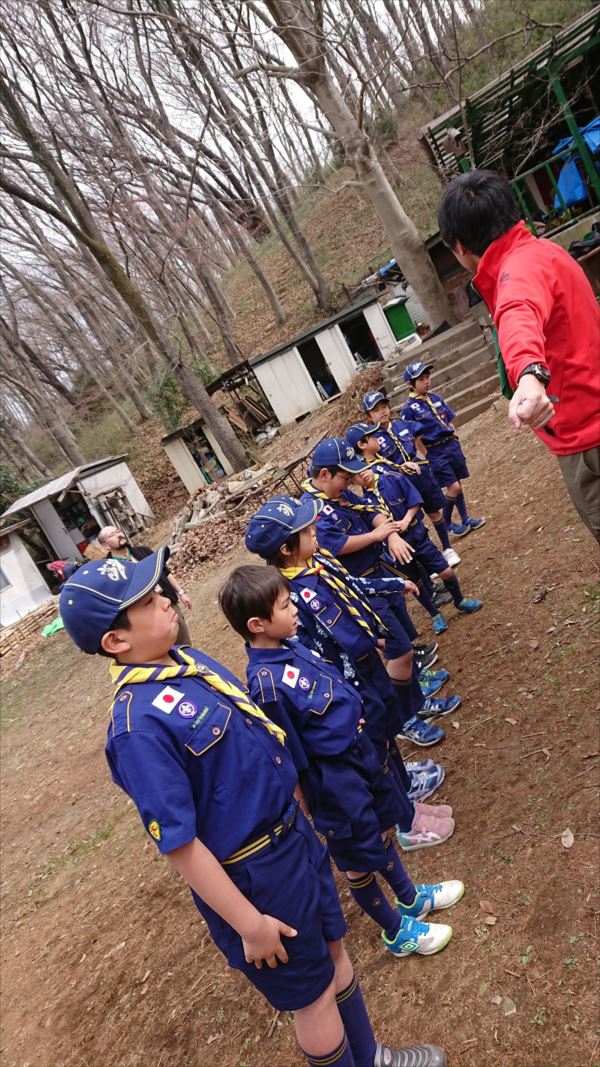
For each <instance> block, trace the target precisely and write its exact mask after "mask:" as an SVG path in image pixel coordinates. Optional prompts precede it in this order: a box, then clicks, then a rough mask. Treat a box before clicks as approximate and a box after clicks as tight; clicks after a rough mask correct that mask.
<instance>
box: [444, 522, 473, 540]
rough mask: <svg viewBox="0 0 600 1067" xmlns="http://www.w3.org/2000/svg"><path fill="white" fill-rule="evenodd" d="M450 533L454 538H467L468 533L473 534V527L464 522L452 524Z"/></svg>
mask: <svg viewBox="0 0 600 1067" xmlns="http://www.w3.org/2000/svg"><path fill="white" fill-rule="evenodd" d="M448 532H449V533H451V534H452V536H453V537H466V536H467V534H468V533H471V527H470V526H467V525H466V523H462V522H450V523H448Z"/></svg>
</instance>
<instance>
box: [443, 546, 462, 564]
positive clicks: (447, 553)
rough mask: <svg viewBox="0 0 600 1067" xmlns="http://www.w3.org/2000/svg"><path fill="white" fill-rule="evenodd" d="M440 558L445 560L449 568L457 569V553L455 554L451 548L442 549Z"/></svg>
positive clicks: (458, 557)
mask: <svg viewBox="0 0 600 1067" xmlns="http://www.w3.org/2000/svg"><path fill="white" fill-rule="evenodd" d="M442 556H443V557H444V559H445V560H446V563H447V564H448V566H449V567H458V564H459V563H460V556H459V554H458V552H455V551H454V549H453V548H443V549H442Z"/></svg>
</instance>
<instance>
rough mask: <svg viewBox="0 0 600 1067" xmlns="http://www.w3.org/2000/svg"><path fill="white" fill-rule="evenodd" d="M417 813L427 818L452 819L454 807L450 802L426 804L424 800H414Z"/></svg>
mask: <svg viewBox="0 0 600 1067" xmlns="http://www.w3.org/2000/svg"><path fill="white" fill-rule="evenodd" d="M414 808H415V815H420V816H422V817H424V818H426V819H451V818H452V808H451V807H450V805H449V804H424V803H423V801H422V800H415V802H414Z"/></svg>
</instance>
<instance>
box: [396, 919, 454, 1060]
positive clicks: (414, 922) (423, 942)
mask: <svg viewBox="0 0 600 1067" xmlns="http://www.w3.org/2000/svg"><path fill="white" fill-rule="evenodd" d="M451 937H452V927H451V926H446V925H445V924H444V923H422V922H419V920H418V919H411V918H409V917H408V916H403V917H402V922H401V923H400V929H399V930H398V933H397V934H396V936H395V937H394V938H393V939H392V938H389V937H387V935H386V932H385V930H383V931H382V933H381V938H382V941H383V943H384V945H385V947H386V948H387V949H389V951H390V952H391V953H393V955H394V956H398V957H401V956H410V955H411V954H412V953H413V952H415V953H416V954H417V955H418V956H434V955H435V953H436V952H441V951H442V949H443V948H445V947H446V945H447V944H448V942H449V940H450V938H451ZM417 1062H418V1061H417Z"/></svg>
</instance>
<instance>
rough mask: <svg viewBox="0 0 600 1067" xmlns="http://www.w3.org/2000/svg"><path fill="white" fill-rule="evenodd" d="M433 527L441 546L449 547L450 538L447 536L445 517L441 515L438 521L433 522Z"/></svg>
mask: <svg viewBox="0 0 600 1067" xmlns="http://www.w3.org/2000/svg"><path fill="white" fill-rule="evenodd" d="M433 528H434V530H435V532H436V534H437V535H438V537H439V539H440V544H441V546H442V548H450V538H449V537H448V527H447V526H446V520H445V518H443V517H442V518H441V519H440V520H439V522H434V523H433Z"/></svg>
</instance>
